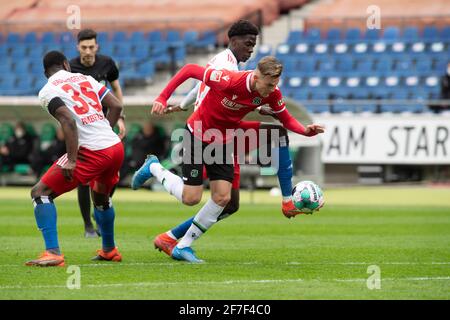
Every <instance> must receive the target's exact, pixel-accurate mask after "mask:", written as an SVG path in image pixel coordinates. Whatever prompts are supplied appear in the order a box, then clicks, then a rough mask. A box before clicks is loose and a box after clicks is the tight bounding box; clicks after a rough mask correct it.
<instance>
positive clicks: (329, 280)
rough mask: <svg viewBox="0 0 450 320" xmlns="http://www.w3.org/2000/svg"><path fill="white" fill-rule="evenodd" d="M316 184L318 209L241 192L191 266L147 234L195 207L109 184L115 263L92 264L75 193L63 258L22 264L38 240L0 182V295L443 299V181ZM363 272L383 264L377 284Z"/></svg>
mask: <svg viewBox="0 0 450 320" xmlns="http://www.w3.org/2000/svg"><path fill="white" fill-rule="evenodd" d="M324 194H325V199H326V204H325V207H324V208H323V209H322V210H321V211H320V212H319V213H317V214H314V215H308V216H305V215H302V216H298V217H296V218H295V219H291V220H289V219H286V218H284V216H283V215H282V214H281V210H280V205H279V201H280V199H279V198H278V197H271V196H269V194H268V192H267V191H258V192H256V193H255V194H254V196H253V204H252V203H251V201H250V195H249V194H248V193H247V192H242V195H241V208H240V211H239V212H238V213H236V214H235V215H234V216H232V217H231V218H228V219H226V220H224V221H221V222H220V223H218V224H216V225H215V226H214V227H213V228H212V229H211V230H209V231H208V232H207V234H205V235H204V236H203V237H202V238H201V239H199V240H198V241H197V242H196V243H195V246H194V248H195V249H196V251H197V253H198V255H199V257H200V258H203V259H205V260H206V263H205V264H203V265H191V264H187V263H184V262H179V261H174V260H172V259H170V258H169V257H167V256H166V255H165V254H163V253H160V252H158V251H156V250H154V248H153V244H152V239H153V237H154V236H155V235H157V234H159V233H161V232H164V231H166V230H168V229H169V228H170V227H172V226H174V225H175V224H177V223H179V222H181V221H183V220H184V219H186V218H188V217H190V216H191V215H193V214H194V213H195V212H196V210H198V208H199V206H196V207H185V206H182V205H181V204H178V203H177V202H176V201H175V199H172V198H170V197H169V196H168V195H166V194H164V193H162V192H151V191H147V190H140V191H134V192H133V191H131V190H120V189H119V190H117V192H116V194H115V197H114V198H115V199H114V204H115V208H116V240H117V245H118V246H119V250H120V251H121V253H122V255H123V262H122V263H111V262H92V261H90V258H91V257H92V256H93V255H94V253H95V250H96V249H98V248H99V247H100V239H85V238H83V228H82V220H81V216H80V214H79V211H78V204H77V202H76V194H75V192H72V193H69V194H67V195H64V196H62V197H61V198H60V199H57V200H56V201H55V203H56V206H57V209H58V232H59V240H60V245H61V248H62V250H63V253H64V254H65V256H66V267H65V268H38V267H26V266H24V262H25V261H26V260H28V259H31V258H35V257H37V255H38V254H39V253H40V252H41V251H42V250H43V240H42V238H41V234H40V232H39V231H38V230H37V227H36V224H35V220H34V215H33V208H32V204H31V201H30V199H29V189H28V188H2V189H0V243H1V246H0V253H1V257H2V259H1V263H0V270H1V271H0V299H172V300H174V299H262V300H264V299H295V300H297V299H449V298H450V189H448V188H447V189H445V188H427V187H409V188H407V187H404V188H380V187H366V188H343V189H329V190H324ZM206 197H207V194H205V195H204V198H206ZM71 266H75V269H76V270H79V274H80V278H79V279H80V288H79V289H76V288H75V289H69V287H70V286H69V287H68V286H67V283H68V282H69V284H70V283H73V282H71V279H72V278H71V276H73V274H72V273H68V271H70V270H72V269H69V267H71ZM72 268H73V267H72ZM78 268H79V269H78ZM373 268H375V269H373ZM371 270H379V277H378V278H376V279H379V282H377V281H375V280H374V279H375V277H377V274H378V273H375V274H372V271H371ZM368 271H369V272H368ZM368 284H369V286H368ZM378 284H379V285H380V286H377V285H378ZM374 285H375V287H374ZM370 288H371V289H370Z"/></svg>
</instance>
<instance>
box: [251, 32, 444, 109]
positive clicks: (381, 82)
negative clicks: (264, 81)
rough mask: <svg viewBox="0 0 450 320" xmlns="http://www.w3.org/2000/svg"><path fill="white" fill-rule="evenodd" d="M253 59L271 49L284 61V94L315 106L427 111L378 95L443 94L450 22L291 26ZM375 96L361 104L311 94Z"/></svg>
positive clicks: (423, 96)
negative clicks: (387, 101)
mask: <svg viewBox="0 0 450 320" xmlns="http://www.w3.org/2000/svg"><path fill="white" fill-rule="evenodd" d="M264 50H265V51H264V52H263V53H262V52H260V51H261V49H260V50H259V51H258V52H257V53H256V56H255V57H254V58H253V59H252V60H251V61H249V63H248V64H247V68H248V69H251V68H254V67H255V65H256V61H257V59H259V58H260V57H261V56H263V55H267V54H271V53H272V52H273V54H274V55H275V56H277V58H279V59H280V60H281V61H282V62H283V64H284V70H285V71H284V73H283V79H282V82H281V84H280V86H281V87H282V88H283V90H284V92H285V95H287V96H289V97H292V98H294V99H297V100H299V101H303V102H304V101H310V102H308V103H307V104H306V106H307V107H308V108H310V110H311V111H312V112H318V113H320V112H326V111H328V112H336V113H339V112H424V111H428V109H427V107H426V105H425V104H423V103H422V104H420V103H405V104H395V105H394V104H386V105H385V104H384V102H383V103H379V102H378V101H377V100H380V99H382V100H385V99H397V100H411V101H415V102H417V99H421V100H428V99H439V91H440V87H439V80H440V77H441V76H442V75H443V74H444V73H445V71H446V66H447V63H448V62H449V61H450V28H449V27H445V28H436V27H431V26H430V27H426V28H424V29H423V30H421V29H419V28H417V27H414V26H408V27H405V28H404V29H401V28H398V27H396V26H392V27H390V26H387V27H385V28H384V29H382V30H381V31H379V30H367V32H365V33H362V32H361V31H360V30H359V29H351V28H350V29H348V30H339V29H336V28H333V29H329V30H328V31H327V32H320V31H319V29H315V28H313V29H310V30H306V31H305V32H301V31H298V30H293V31H291V32H290V33H289V35H288V37H287V39H286V41H285V42H284V43H280V44H279V45H278V46H277V47H276V48H274V49H273V50H272V49H270V48H269V49H268V48H267V47H265V48H264ZM327 99H358V100H366V99H375V100H374V102H373V103H368V104H366V105H362V106H361V107H351V106H349V105H348V104H345V103H344V104H342V103H334V104H331V105H330V107H331V108H328V107H325V106H324V104H323V102H322V103H319V104H317V103H315V104H313V103H312V100H327Z"/></svg>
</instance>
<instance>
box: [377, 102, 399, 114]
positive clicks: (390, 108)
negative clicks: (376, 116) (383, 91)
mask: <svg viewBox="0 0 450 320" xmlns="http://www.w3.org/2000/svg"><path fill="white" fill-rule="evenodd" d="M380 110H381V112H392V113H400V112H402V111H403V106H402V105H399V104H384V103H382V104H381V105H380Z"/></svg>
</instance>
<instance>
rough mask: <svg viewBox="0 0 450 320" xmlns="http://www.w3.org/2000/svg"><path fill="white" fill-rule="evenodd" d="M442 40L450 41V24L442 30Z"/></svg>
mask: <svg viewBox="0 0 450 320" xmlns="http://www.w3.org/2000/svg"><path fill="white" fill-rule="evenodd" d="M441 41H444V42H446V43H447V44H448V43H450V26H446V27H444V28H443V29H442V31H441Z"/></svg>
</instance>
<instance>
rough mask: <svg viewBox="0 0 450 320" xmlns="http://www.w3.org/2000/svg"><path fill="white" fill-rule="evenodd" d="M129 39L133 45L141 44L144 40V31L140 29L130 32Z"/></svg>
mask: <svg viewBox="0 0 450 320" xmlns="http://www.w3.org/2000/svg"><path fill="white" fill-rule="evenodd" d="M129 41H130V43H131V44H132V45H134V46H137V45H143V44H144V43H145V42H146V39H145V34H144V32H142V31H134V32H132V33H131V36H130V40H129Z"/></svg>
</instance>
